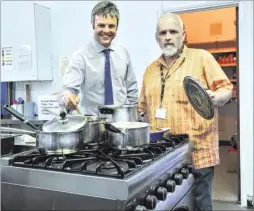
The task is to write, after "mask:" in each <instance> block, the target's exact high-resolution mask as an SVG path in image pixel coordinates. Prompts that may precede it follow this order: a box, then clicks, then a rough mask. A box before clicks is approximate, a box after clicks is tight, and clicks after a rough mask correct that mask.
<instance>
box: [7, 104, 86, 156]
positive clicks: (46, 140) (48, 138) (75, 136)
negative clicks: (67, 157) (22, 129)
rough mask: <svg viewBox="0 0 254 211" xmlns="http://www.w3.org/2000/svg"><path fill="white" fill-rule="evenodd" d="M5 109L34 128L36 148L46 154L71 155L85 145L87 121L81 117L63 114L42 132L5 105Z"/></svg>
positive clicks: (48, 122)
mask: <svg viewBox="0 0 254 211" xmlns="http://www.w3.org/2000/svg"><path fill="white" fill-rule="evenodd" d="M4 108H5V109H6V110H7V111H8V112H9V113H11V114H12V115H13V116H15V117H16V118H17V119H19V120H20V121H22V122H23V123H25V124H26V125H28V126H30V127H31V128H33V131H34V134H35V135H36V146H37V147H39V148H42V149H43V151H44V152H45V154H69V153H74V152H76V151H78V150H79V148H80V147H81V145H83V127H84V126H85V125H86V120H85V118H84V117H83V116H80V115H69V116H68V118H66V113H65V112H61V114H60V117H55V118H53V119H52V120H50V121H47V122H46V123H45V124H44V125H43V127H42V130H43V131H41V130H39V128H37V127H36V126H35V125H34V124H32V123H31V122H29V121H28V120H27V119H26V118H25V117H24V116H23V115H21V114H20V113H19V112H17V111H16V110H14V109H13V108H11V107H9V106H8V105H5V106H4Z"/></svg>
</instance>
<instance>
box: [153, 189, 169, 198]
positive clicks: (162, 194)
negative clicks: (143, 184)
mask: <svg viewBox="0 0 254 211" xmlns="http://www.w3.org/2000/svg"><path fill="white" fill-rule="evenodd" d="M167 193H168V192H167V189H166V188H164V187H158V189H157V190H156V194H155V195H156V196H157V198H158V199H159V200H162V201H164V200H165V199H166V198H167Z"/></svg>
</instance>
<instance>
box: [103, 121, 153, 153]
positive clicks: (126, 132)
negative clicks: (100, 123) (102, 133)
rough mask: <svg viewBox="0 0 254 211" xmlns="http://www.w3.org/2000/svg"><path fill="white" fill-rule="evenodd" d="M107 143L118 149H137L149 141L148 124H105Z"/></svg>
mask: <svg viewBox="0 0 254 211" xmlns="http://www.w3.org/2000/svg"><path fill="white" fill-rule="evenodd" d="M105 128H106V130H107V141H108V144H109V145H110V146H111V147H113V148H117V149H120V150H138V149H140V148H142V147H145V146H147V145H149V143H150V125H149V124H148V123H145V122H114V123H111V124H109V123H108V124H105Z"/></svg>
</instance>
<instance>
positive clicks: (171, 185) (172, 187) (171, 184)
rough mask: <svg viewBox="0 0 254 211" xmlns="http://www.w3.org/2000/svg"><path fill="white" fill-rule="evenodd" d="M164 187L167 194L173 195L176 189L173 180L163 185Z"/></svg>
mask: <svg viewBox="0 0 254 211" xmlns="http://www.w3.org/2000/svg"><path fill="white" fill-rule="evenodd" d="M165 187H166V189H167V191H168V192H170V193H173V192H174V191H175V189H176V183H175V181H174V180H168V181H167V182H166V184H165Z"/></svg>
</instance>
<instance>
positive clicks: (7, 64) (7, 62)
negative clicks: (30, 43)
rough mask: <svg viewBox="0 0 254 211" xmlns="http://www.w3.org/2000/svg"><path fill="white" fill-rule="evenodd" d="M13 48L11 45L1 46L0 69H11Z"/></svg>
mask: <svg viewBox="0 0 254 211" xmlns="http://www.w3.org/2000/svg"><path fill="white" fill-rule="evenodd" d="M12 57H13V49H12V47H11V46H9V47H2V48H1V70H12V69H13V58H12Z"/></svg>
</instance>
